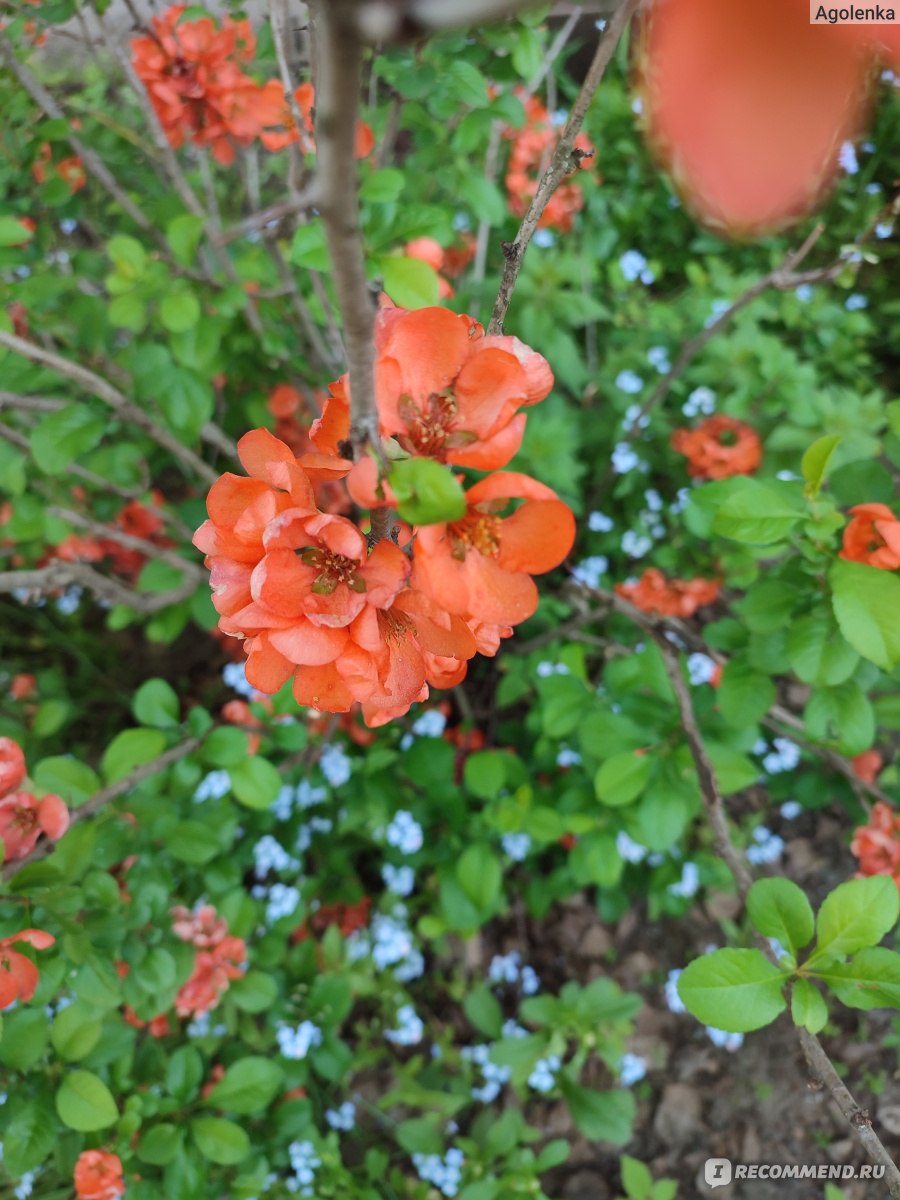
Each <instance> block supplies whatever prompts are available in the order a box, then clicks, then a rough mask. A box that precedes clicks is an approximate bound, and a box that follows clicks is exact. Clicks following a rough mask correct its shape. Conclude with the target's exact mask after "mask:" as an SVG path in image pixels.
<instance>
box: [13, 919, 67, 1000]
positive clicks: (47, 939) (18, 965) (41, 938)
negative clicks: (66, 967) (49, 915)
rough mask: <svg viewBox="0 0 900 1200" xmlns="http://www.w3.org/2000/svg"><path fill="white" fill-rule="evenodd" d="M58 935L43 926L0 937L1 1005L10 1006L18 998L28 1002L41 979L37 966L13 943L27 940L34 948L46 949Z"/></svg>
mask: <svg viewBox="0 0 900 1200" xmlns="http://www.w3.org/2000/svg"><path fill="white" fill-rule="evenodd" d="M55 941H56V938H55V937H53V935H52V934H50V933H45V932H44V930H43V929H23V930H22V931H21V933H14V934H12V936H11V937H6V938H0V1009H4V1008H8V1007H9V1006H10V1004H12V1003H13V1002H14V1001H15V1000H21V1001H22V1003H23V1004H24V1003H26V1002H27V1001H28V1000H30V999H31V997H32V996H33V995H34V993H35V989H36V988H37V985H38V983H39V981H40V974H39V972H38V969H37V967H36V966H35V965H34V963H33V962H32V961H31V959H30V958H28V957H27V956H26V955H24V954H20V953H19V951H18V950H13V949H11V947H12V946H13V945H14V944H15V943H16V942H27V943H28V945H29V946H34V948H35V950H46V949H47V948H48V947H49V946H52V945H53V944H54V942H55Z"/></svg>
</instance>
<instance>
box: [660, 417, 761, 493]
mask: <svg viewBox="0 0 900 1200" xmlns="http://www.w3.org/2000/svg"><path fill="white" fill-rule="evenodd" d="M672 449H673V450H676V451H677V452H678V453H679V454H683V455H684V456H685V458H687V460H688V474H689V475H692V476H694V477H695V478H700V479H728V478H729V477H730V476H732V475H752V474H753V472H754V471H755V470H756V469H757V468H758V467H759V464H760V462H761V461H762V443H761V442H760V440H759V437H758V436H757V434H756V431H755V430H754V429H751V428H750V426H749V425H745V424H744V422H743V421H738V420H737V419H736V418H735V417H726V416H722V415H717V416H714V417H708V418H707V419H706V420H705V421H701V422H700V424H699V425H698V426H697V427H696V429H676V430H675V431H674V433H673V434H672Z"/></svg>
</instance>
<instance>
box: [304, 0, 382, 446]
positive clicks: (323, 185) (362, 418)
mask: <svg viewBox="0 0 900 1200" xmlns="http://www.w3.org/2000/svg"><path fill="white" fill-rule="evenodd" d="M313 11H314V13H315V16H316V20H315V22H314V25H313V37H314V46H315V61H316V71H317V81H316V147H317V165H318V178H319V190H320V194H321V197H322V201H321V206H320V207H321V210H322V219H323V221H324V223H325V233H326V237H327V240H328V248H329V251H330V253H331V264H332V272H333V277H334V284H335V289H336V291H337V296H338V303H339V305H340V310H341V314H342V316H343V319H344V333H345V341H346V347H347V367H348V370H349V375H350V389H351V433H352V437H353V440H354V441H355V443H356V445H357V446H360V447H361V446H363V445H365V444H366V443H370V444H371V445H372V447H373V448H376V449H377V448H378V447H379V446H380V442H379V438H378V412H377V409H376V406H375V345H374V328H375V306H374V303H373V300H372V296H371V293H370V291H369V286H368V281H367V279H366V263H365V257H364V255H363V245H362V237H361V235H360V228H359V198H358V190H359V184H358V178H357V169H356V120H357V113H358V109H359V95H360V91H361V88H362V43H361V42H360V40H359V38H358V36H357V34H356V31H355V24H354V21H353V15H354V13H355V11H356V6H355V5H354V4H353V3H351V2H350V0H327V2H325V0H317V2H316V4H315V6H314V9H313Z"/></svg>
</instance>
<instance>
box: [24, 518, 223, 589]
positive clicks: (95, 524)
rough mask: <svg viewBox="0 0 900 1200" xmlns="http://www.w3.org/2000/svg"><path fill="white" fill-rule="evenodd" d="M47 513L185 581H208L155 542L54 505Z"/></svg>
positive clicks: (198, 570) (191, 564) (190, 564)
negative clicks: (165, 567)
mask: <svg viewBox="0 0 900 1200" xmlns="http://www.w3.org/2000/svg"><path fill="white" fill-rule="evenodd" d="M47 512H48V513H49V514H50V516H51V517H59V519H60V520H61V521H65V522H66V524H67V525H74V526H75V527H76V528H78V529H88V530H90V532H91V533H94V534H96V535H97V536H98V537H103V538H108V539H109V540H110V541H111V542H117V543H118V544H119V545H120V546H125V547H127V549H129V550H137V551H138V552H139V553H141V554H143V555H145V556H146V557H147V558H158V559H159V560H160V562H164V563H168V564H169V566H170V567H175V569H176V570H178V571H182V572H183V573H184V576H185V579H186V580H187V579H191V578H193V579H194V580H195V581H196V582H197V583H199V582H200V581H201V580H204V581H208V580H209V574H208V572H206V571H204V570H203V569H202V568H201V567H200V566H198V565H197V563H195V562H192V561H191V560H189V559H185V558H182V557H181V555H180V554H179V553H178V552H177V551H175V550H169V549H167V548H166V547H165V546H157V544H156V543H155V542H149V541H147V539H146V538H141V537H135V536H134V535H133V534H130V533H125V532H124V531H123V530H121V529H117V528H116V527H115V526H114V525H104V524H103V522H102V521H94V520H93V519H92V518H91V517H86V516H84V515H83V514H82V513H79V512H75V511H73V510H72V509H69V508H58V507H57V506H56V505H51V506H50V507H48V509H47Z"/></svg>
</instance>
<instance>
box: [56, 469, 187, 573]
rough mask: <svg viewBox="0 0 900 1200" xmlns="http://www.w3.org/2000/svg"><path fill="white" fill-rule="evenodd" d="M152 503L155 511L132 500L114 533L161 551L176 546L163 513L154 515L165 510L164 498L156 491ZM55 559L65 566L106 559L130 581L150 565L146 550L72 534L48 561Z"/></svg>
mask: <svg viewBox="0 0 900 1200" xmlns="http://www.w3.org/2000/svg"><path fill="white" fill-rule="evenodd" d="M152 499H153V506H154V507H150V506H149V505H146V504H142V503H141V501H140V500H129V501H128V503H127V504H126V505H124V507H123V508H122V509H121V510H120V511H119V512H118V513H117V514H116V517H115V518H114V520H113V521H112V523H111V525H110V529H111V530H115V531H118V532H119V533H123V534H127V535H128V536H129V537H133V538H140V539H141V540H143V541H145V542H152V543H153V544H154V545H155V546H159V547H160V548H165V547H167V546H171V545H173V543H172V541H171V539H170V538H167V537H166V536H165V533H164V529H165V523H164V521H163V518H162V515H161V514H160V512H159V511H154V508H155V509H157V510H158V509H160V508H161V507H162V504H163V502H164V501H163V495H162V493H161V492H159V491H154V492H153V493H152ZM54 558H58V559H62V560H63V561H64V562H100V561H101V560H102V559H108V560H109V563H110V566H111V567H112V568H113V570H114V571H116V572H118V574H120V575H123V576H124V577H125V578H126V579H129V580H135V579H137V577H138V575H140V573H141V568H142V567H143V566H144V563H145V562H146V561H147V555H146V554H145V553H144V552H143V551H142V550H138V549H136V548H134V547H133V546H127V545H123V543H122V542H120V541H118V540H117V539H116V538H115V537H102V536H101V537H96V536H91V535H82V534H78V533H70V534H69V535H68V536H67V537H65V538H64V539H63V540H62V541H61V542H60V543H59V545H58V546H55V547H54V548H53V550H52V552H51V553H49V554H48V555H47V556H46V559H45V560H44V561H51V560H52V559H54Z"/></svg>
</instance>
